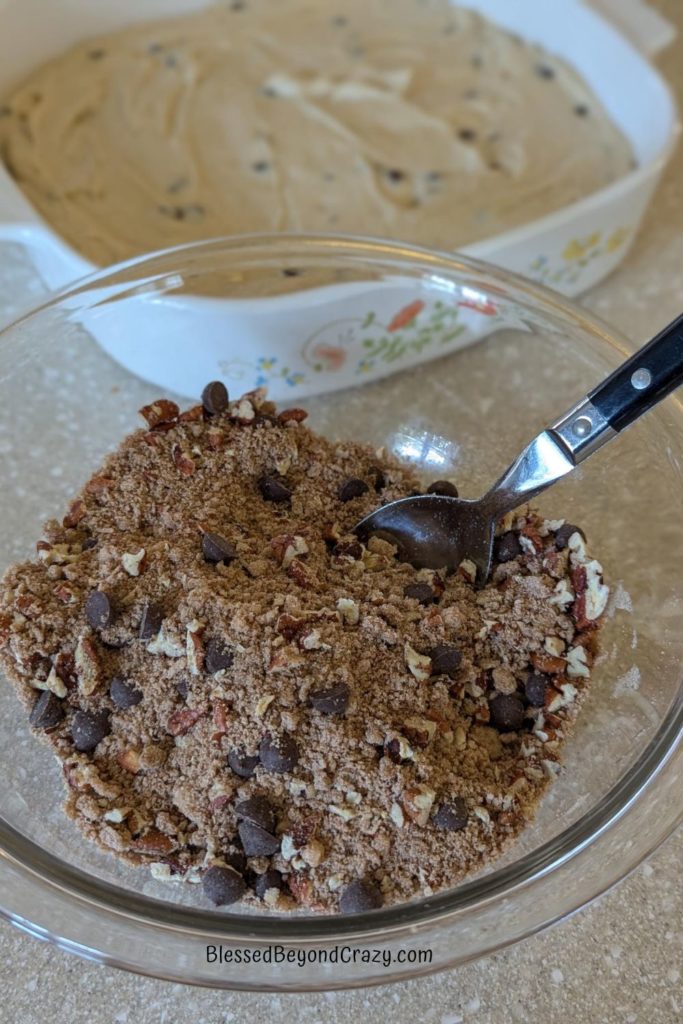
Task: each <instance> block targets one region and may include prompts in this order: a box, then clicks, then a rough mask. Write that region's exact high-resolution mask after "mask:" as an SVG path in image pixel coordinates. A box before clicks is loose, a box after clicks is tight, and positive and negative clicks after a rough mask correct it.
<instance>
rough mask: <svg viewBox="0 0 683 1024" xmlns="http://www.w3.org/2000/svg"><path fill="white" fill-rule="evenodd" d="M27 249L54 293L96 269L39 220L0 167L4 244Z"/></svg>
mask: <svg viewBox="0 0 683 1024" xmlns="http://www.w3.org/2000/svg"><path fill="white" fill-rule="evenodd" d="M4 242H9V243H15V244H17V245H21V246H23V247H24V248H25V249H26V250H27V251H28V254H29V257H30V259H31V261H32V263H33V264H34V266H35V268H36V270H37V272H38V274H39V275H40V277H41V278H42V279H43V281H44V282H45V284H46V285H47V287H48V288H49V289H50V290H55V289H58V288H63V287H64V286H65V285H67V284H71V283H72V282H73V281H75V280H77V279H78V278H79V277H83V276H84V275H85V274H88V273H91V272H92V271H93V270H94V269H95V268H94V267H93V266H92V264H90V263H88V261H87V260H84V259H83V258H82V257H81V256H79V255H78V253H76V252H74V251H73V249H70V248H69V246H68V245H66V244H65V243H64V242H62V241H60V239H59V238H57V236H56V235H54V234H53V233H52V232H51V231H50V230H49V229H48V228H47V227H46V226H45V224H43V222H42V220H40V218H39V217H38V216H37V214H36V212H35V210H34V209H33V207H32V206H31V205H30V203H29V202H28V201H27V200H26V199H25V197H24V196H23V195H22V193H21V192H20V191H19V189H18V188H17V187H16V185H15V184H14V182H13V180H12V179H11V177H10V176H9V174H7V172H6V171H5V170H4V169H3V168H2V166H0V243H4Z"/></svg>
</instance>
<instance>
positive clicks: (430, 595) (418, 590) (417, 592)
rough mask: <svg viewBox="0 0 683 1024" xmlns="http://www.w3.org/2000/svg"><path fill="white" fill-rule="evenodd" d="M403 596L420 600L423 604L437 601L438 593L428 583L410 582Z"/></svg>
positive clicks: (404, 589)
mask: <svg viewBox="0 0 683 1024" xmlns="http://www.w3.org/2000/svg"><path fill="white" fill-rule="evenodd" d="M403 596H404V597H410V598H412V599H413V600H414V601H419V603H420V604H423V605H428V604H434V603H435V602H436V594H435V593H434V591H433V590H432V588H431V587H430V586H429V584H428V583H409V584H408V586H407V587H404V588H403Z"/></svg>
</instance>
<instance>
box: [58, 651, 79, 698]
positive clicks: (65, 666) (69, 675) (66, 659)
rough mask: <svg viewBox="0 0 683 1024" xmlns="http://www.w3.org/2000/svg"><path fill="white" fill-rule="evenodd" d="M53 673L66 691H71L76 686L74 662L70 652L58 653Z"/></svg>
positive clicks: (76, 677)
mask: <svg viewBox="0 0 683 1024" xmlns="http://www.w3.org/2000/svg"><path fill="white" fill-rule="evenodd" d="M55 672H56V673H57V675H58V676H59V678H60V679H61V680H62V682H63V683H64V685H65V686H66V688H67V690H73V689H75V688H76V686H77V685H78V675H77V673H76V662H75V660H74V656H73V654H71V652H70V651H60V652H59V654H58V655H57V656H56V658H55Z"/></svg>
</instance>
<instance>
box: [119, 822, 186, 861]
mask: <svg viewBox="0 0 683 1024" xmlns="http://www.w3.org/2000/svg"><path fill="white" fill-rule="evenodd" d="M130 848H131V850H134V851H135V852H136V853H144V854H146V855H148V856H155V857H167V856H168V855H169V854H170V853H174V852H175V851H176V850H177V849H178V840H177V839H172V838H171V836H166V835H164V833H163V832H159V831H157V830H156V829H151V830H150V831H149V832H146V833H145V835H144V836H140V837H139V838H138V839H134V840H133V841H132V843H131V845H130Z"/></svg>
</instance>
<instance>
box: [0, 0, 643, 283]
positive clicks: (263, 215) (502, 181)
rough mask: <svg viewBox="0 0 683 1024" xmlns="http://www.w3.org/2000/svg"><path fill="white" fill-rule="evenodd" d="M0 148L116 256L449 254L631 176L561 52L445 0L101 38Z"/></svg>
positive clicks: (52, 66)
mask: <svg viewBox="0 0 683 1024" xmlns="http://www.w3.org/2000/svg"><path fill="white" fill-rule="evenodd" d="M0 109H2V110H3V112H4V116H2V117H0V154H2V156H3V158H4V162H5V165H6V166H7V168H8V169H9V171H10V173H11V174H13V175H14V177H15V178H16V180H17V181H18V183H19V185H20V186H21V188H22V189H23V190H24V191H25V192H26V194H27V196H28V197H29V198H30V200H31V201H32V202H33V203H34V204H35V205H36V207H37V208H38V209H39V210H40V212H41V213H42V215H43V216H44V217H45V219H46V220H47V221H48V222H49V223H50V224H51V225H52V226H53V227H54V228H55V229H56V230H57V231H58V232H59V233H60V234H61V235H63V236H64V237H65V238H66V239H67V240H68V241H69V242H70V243H71V245H73V246H74V247H75V248H76V249H77V250H79V251H80V252H81V253H83V254H84V255H85V256H86V257H88V258H89V259H91V260H93V261H94V262H95V263H99V264H106V263H109V262H112V261H115V260H119V259H125V258H128V257H130V256H133V255H136V254H138V253H141V252H144V251H148V250H152V249H158V248H162V247H164V246H169V245H175V244H178V243H182V242H190V241H194V240H198V239H202V238H206V237H209V236H217V235H224V234H235V233H239V232H248V231H285V230H295V231H298V230H303V231H343V232H351V233H354V232H356V233H362V234H376V235H383V236H387V237H390V238H403V239H407V240H409V241H412V242H417V243H422V244H425V245H430V246H439V247H443V248H453V247H455V246H461V245H464V244H466V243H470V242H474V241H476V240H477V239H480V238H484V237H487V236H490V235H494V234H496V233H498V232H501V231H503V230H505V229H508V228H512V227H514V226H516V225H518V224H521V223H523V222H526V221H530V220H532V219H534V218H536V217H539V216H541V215H543V214H546V213H548V212H549V211H551V210H553V209H556V208H559V207H561V206H564V205H566V204H569V203H571V202H573V201H574V200H576V199H579V198H580V197H582V196H585V195H588V194H589V193H591V192H593V191H595V190H597V189H599V188H601V187H602V186H604V185H607V184H609V183H610V182H612V181H614V180H615V179H617V178H619V177H620V176H622V175H623V174H625V173H626V172H627V171H628V170H629V167H630V166H631V163H632V153H631V151H630V148H629V145H628V143H627V142H626V140H625V139H624V137H623V136H622V135H621V133H620V132H619V130H618V129H617V128H616V126H615V125H614V124H613V123H612V122H611V121H610V119H609V117H608V116H607V114H606V113H605V111H604V109H603V108H602V107H601V105H600V103H599V101H598V100H597V98H596V97H595V95H594V94H593V93H592V91H591V90H590V89H589V88H588V87H587V85H586V84H585V83H584V82H583V81H582V80H581V79H580V78H579V77H578V75H577V74H576V73H574V71H573V70H572V69H571V68H569V67H568V66H567V65H566V64H565V63H563V62H562V61H560V60H558V59H556V58H555V57H552V56H550V55H549V54H547V53H544V52H542V51H541V50H539V49H538V48H537V47H534V46H531V45H527V44H526V43H524V42H523V41H522V40H520V39H518V38H516V37H514V36H512V35H510V34H508V33H506V32H504V31H503V30H501V29H499V28H497V27H496V26H494V25H493V24H491V23H490V22H488V21H486V20H484V19H482V18H481V17H480V16H478V15H477V14H475V13H473V12H471V11H466V10H462V9H458V8H455V7H453V6H452V5H451V4H449V3H448V2H447V0H430V2H420V0H344V3H343V4H341V5H340V4H336V3H333V2H332V0H324V2H323V0H281V2H275V0H244V2H240V3H231V4H229V5H226V4H221V5H220V6H211V7H208V8H206V9H205V10H202V11H199V12H195V13H193V14H191V15H188V16H186V17H182V18H177V19H173V20H167V21H161V22H156V23H151V24H142V25H139V24H138V25H134V26H132V27H130V28H129V29H127V30H125V31H122V32H117V33H115V34H111V35H107V36H102V37H99V38H97V39H91V40H89V41H88V42H86V43H82V44H80V45H79V46H77V47H75V48H74V49H72V50H70V51H69V52H68V53H66V54H64V55H63V56H61V57H59V58H58V59H56V60H54V61H52V62H51V63H49V64H47V65H45V66H44V67H42V68H39V69H38V70H37V71H36V72H35V73H34V74H32V75H31V77H30V78H29V79H28V80H27V81H26V82H24V83H23V84H22V85H21V86H20V87H19V88H18V89H17V90H16V91H15V92H14V93H13V94H11V95H10V96H8V97H6V99H5V100H4V102H3V104H0Z"/></svg>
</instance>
